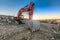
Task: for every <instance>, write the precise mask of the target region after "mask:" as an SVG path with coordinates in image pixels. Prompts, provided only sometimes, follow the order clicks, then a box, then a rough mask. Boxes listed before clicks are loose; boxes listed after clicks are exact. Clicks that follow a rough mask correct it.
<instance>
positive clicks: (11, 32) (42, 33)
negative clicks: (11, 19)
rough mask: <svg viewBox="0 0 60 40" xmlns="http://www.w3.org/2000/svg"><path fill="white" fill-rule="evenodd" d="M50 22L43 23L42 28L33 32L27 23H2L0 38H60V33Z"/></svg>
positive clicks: (48, 39) (40, 39) (2, 39)
mask: <svg viewBox="0 0 60 40" xmlns="http://www.w3.org/2000/svg"><path fill="white" fill-rule="evenodd" d="M53 26H56V25H51V24H48V23H41V24H40V30H37V31H35V32H31V31H30V30H29V29H28V27H27V25H24V24H23V25H0V40H60V38H59V36H60V34H59V33H57V32H56V31H54V30H53V29H52V27H53Z"/></svg>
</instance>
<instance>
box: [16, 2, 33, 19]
mask: <svg viewBox="0 0 60 40" xmlns="http://www.w3.org/2000/svg"><path fill="white" fill-rule="evenodd" d="M33 11H34V3H33V2H31V3H30V4H29V5H26V6H25V7H24V8H22V9H20V10H19V12H18V15H17V18H20V17H21V15H22V13H23V12H29V20H32V17H33Z"/></svg>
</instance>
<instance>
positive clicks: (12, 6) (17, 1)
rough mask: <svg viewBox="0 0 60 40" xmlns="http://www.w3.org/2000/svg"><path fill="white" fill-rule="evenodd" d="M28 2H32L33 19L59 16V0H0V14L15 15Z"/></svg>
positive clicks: (56, 17)
mask: <svg viewBox="0 0 60 40" xmlns="http://www.w3.org/2000/svg"><path fill="white" fill-rule="evenodd" d="M30 2H34V17H33V18H34V19H36V18H37V19H51V18H52V19H59V18H60V0H0V15H13V16H17V14H18V11H19V10H20V9H21V8H23V7H24V6H26V5H27V4H29V3H30Z"/></svg>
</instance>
